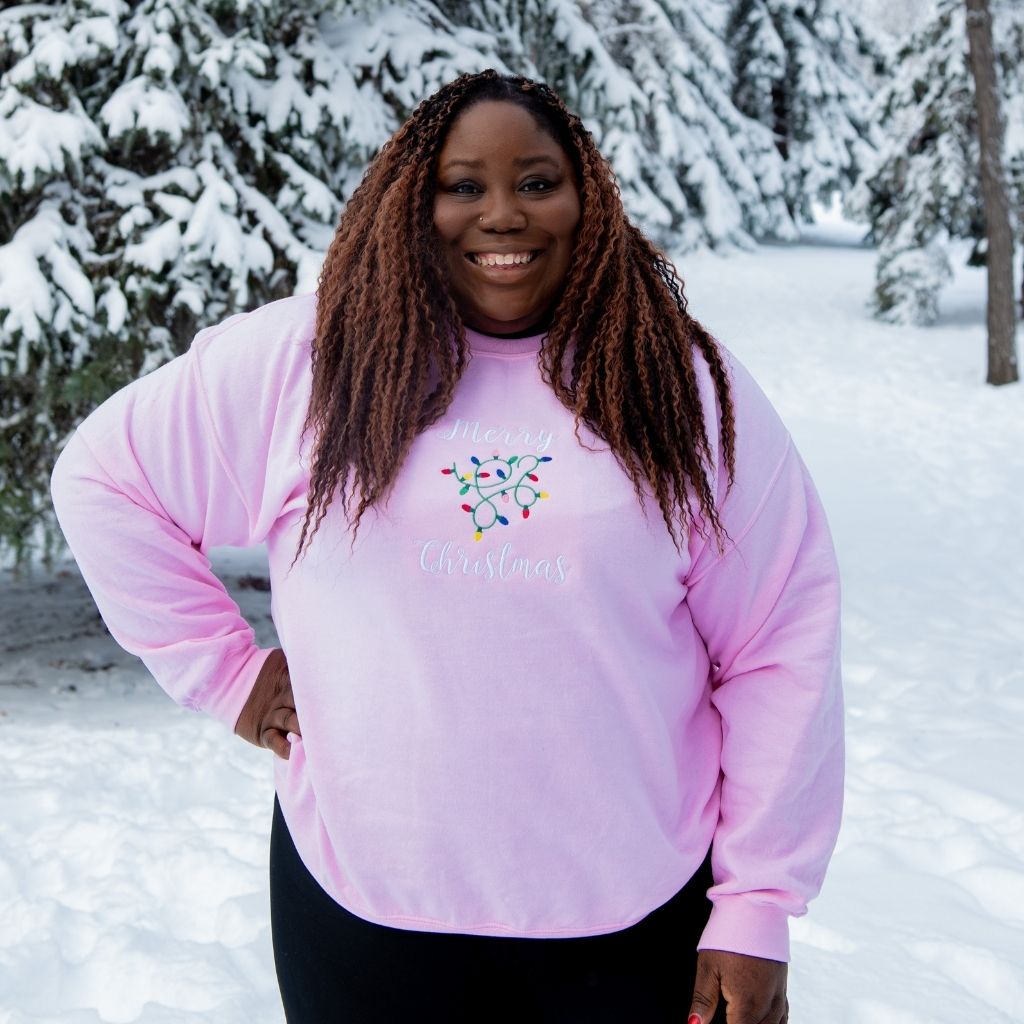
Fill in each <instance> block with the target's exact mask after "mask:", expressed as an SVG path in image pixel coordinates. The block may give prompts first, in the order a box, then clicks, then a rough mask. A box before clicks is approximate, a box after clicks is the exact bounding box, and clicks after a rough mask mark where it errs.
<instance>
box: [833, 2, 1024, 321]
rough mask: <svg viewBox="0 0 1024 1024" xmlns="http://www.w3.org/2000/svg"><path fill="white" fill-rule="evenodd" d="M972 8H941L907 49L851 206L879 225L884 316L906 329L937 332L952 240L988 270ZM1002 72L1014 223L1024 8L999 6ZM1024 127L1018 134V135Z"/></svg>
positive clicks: (1021, 190) (1019, 199)
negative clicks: (878, 143) (967, 244)
mask: <svg viewBox="0 0 1024 1024" xmlns="http://www.w3.org/2000/svg"><path fill="white" fill-rule="evenodd" d="M964 14H965V7H964V2H963V0H939V2H938V3H937V5H936V10H935V12H934V15H933V16H932V17H931V18H930V19H929V20H928V21H927V22H926V23H925V24H923V25H922V26H921V28H919V29H918V30H917V31H916V32H914V33H913V35H911V37H910V38H909V39H907V40H905V41H904V43H903V44H902V46H901V47H900V48H899V52H898V54H897V65H896V71H895V74H894V76H893V78H892V80H891V82H890V83H889V84H888V85H887V86H886V87H885V88H884V89H883V90H882V92H881V93H880V94H879V96H878V98H877V102H876V116H877V117H878V119H879V122H880V125H881V128H882V131H883V132H884V134H885V143H884V145H883V146H882V147H881V149H880V150H879V153H878V156H877V158H876V161H875V163H874V164H873V165H872V166H869V167H868V169H867V170H866V171H865V173H864V174H863V175H862V177H861V180H860V181H859V182H858V183H857V185H856V186H855V188H854V190H853V192H852V193H851V198H850V207H851V209H852V210H853V212H854V213H856V214H859V215H862V216H864V217H865V218H866V219H867V220H868V221H869V222H870V224H871V237H872V239H873V240H874V241H875V242H876V243H877V245H878V263H877V265H876V271H875V291H874V296H873V301H872V305H873V308H874V310H875V312H876V314H877V315H878V316H879V317H881V318H882V319H885V320H890V321H893V322H897V323H918V324H928V323H932V322H934V320H935V318H936V316H937V315H938V296H939V292H940V291H941V289H942V286H943V285H944V284H945V283H946V282H947V281H948V280H949V279H950V277H951V275H952V270H951V267H950V262H949V255H948V252H947V244H946V243H947V241H948V240H949V239H951V238H961V239H970V240H972V241H973V242H974V248H973V251H972V253H971V257H970V259H971V261H972V262H975V263H980V262H982V261H983V260H984V251H985V228H984V223H985V222H984V214H983V211H982V206H981V195H980V190H979V184H978V181H979V178H978V160H979V155H978V125H977V110H976V106H975V102H974V84H973V81H972V78H971V71H970V65H969V62H968V53H967V29H966V23H965V20H964ZM993 17H994V21H995V30H994V36H995V45H996V49H997V51H998V53H997V58H998V60H997V62H998V64H999V65H1000V67H1001V68H1012V69H1013V70H1014V73H1013V74H1003V75H1001V76H1000V89H1001V99H1002V107H1003V110H1004V111H1006V113H1007V116H1008V126H1007V127H1008V130H1007V132H1006V138H1005V144H1004V166H1006V167H1008V168H1011V172H1010V173H1011V177H1012V178H1013V180H1014V182H1015V189H1014V195H1015V197H1016V201H1015V207H1016V209H1015V211H1014V216H1015V219H1016V223H1017V225H1018V235H1017V237H1020V234H1019V225H1020V223H1021V217H1022V213H1024V205H1022V203H1024V185H1022V183H1021V179H1022V177H1024V131H1022V130H1021V128H1020V125H1021V118H1022V115H1021V113H1020V111H1021V108H1022V107H1024V88H1022V86H1024V77H1022V75H1021V73H1020V71H1019V67H1020V64H1019V60H1020V57H1019V51H1016V55H1015V51H1014V49H1013V48H1014V47H1015V46H1020V45H1021V44H1020V39H1021V31H1022V25H1024V8H1021V7H1020V6H1019V5H1018V4H1017V3H1015V2H1013V0H1001V2H997V3H993ZM1014 126H1017V127H1016V128H1015V127H1014Z"/></svg>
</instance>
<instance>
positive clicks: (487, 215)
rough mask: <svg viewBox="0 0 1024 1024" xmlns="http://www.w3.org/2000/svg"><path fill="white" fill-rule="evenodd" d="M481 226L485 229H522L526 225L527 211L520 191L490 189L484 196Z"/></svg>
mask: <svg viewBox="0 0 1024 1024" xmlns="http://www.w3.org/2000/svg"><path fill="white" fill-rule="evenodd" d="M480 227H481V228H482V229H483V230H484V231H498V232H505V231H522V230H523V228H525V227H526V211H525V210H524V209H523V207H522V200H521V198H520V197H519V195H518V193H516V192H507V191H499V190H493V189H492V190H489V191H488V192H487V193H486V195H485V198H484V207H483V213H481V215H480Z"/></svg>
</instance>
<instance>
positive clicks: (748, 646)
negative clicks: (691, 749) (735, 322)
mask: <svg viewBox="0 0 1024 1024" xmlns="http://www.w3.org/2000/svg"><path fill="white" fill-rule="evenodd" d="M733 400H734V404H735V409H736V436H737V443H736V477H735V484H734V485H733V486H732V487H731V488H729V489H728V490H727V489H726V486H725V485H726V479H725V476H724V471H721V476H720V484H719V510H720V515H721V516H722V519H723V522H724V524H725V526H726V529H727V531H728V534H729V536H728V539H727V540H726V543H725V545H724V550H722V551H719V550H718V548H717V547H716V545H715V543H714V540H713V539H711V540H708V541H706V542H703V541H698V542H697V543H695V551H694V560H693V563H692V565H691V569H690V573H689V575H688V578H687V580H686V582H687V586H688V592H687V597H686V602H687V605H688V607H689V610H690V614H691V616H692V618H693V622H694V625H695V627H696V629H697V631H698V632H699V634H700V635H701V637H702V638H703V640H704V643H705V645H706V647H707V651H708V655H709V658H710V660H711V662H712V666H713V669H712V671H713V674H712V679H711V685H712V698H711V699H712V702H713V703H714V705H715V707H716V708H717V709H718V711H719V713H720V715H721V720H722V756H721V773H722V774H721V810H720V818H719V824H718V828H717V830H716V832H715V837H714V847H713V855H712V863H713V869H714V877H715V885H714V887H713V888H712V889H711V891H710V894H709V895H710V897H711V899H712V901H713V904H714V909H713V911H712V914H711V919H710V921H709V923H708V926H707V928H706V930H705V932H704V935H703V937H702V940H701V943H700V945H701V948H702V949H719V950H725V951H729V952H735V953H744V954H748V955H751V956H758V957H764V958H768V959H771V960H775V961H785V960H788V958H789V944H788V918H789V917H790V916H794V915H799V914H803V913H804V912H805V911H806V906H807V901H808V900H810V899H811V898H812V897H813V896H815V895H816V894H817V892H818V890H819V888H820V886H821V883H822V879H823V877H824V874H825V868H826V866H827V864H828V860H829V857H830V856H831V852H832V849H833V846H834V844H835V840H836V835H837V833H838V829H839V821H840V815H841V809H842V793H843V709H842V695H841V684H840V661H839V611H840V603H839V580H838V568H837V563H836V557H835V552H834V550H833V546H832V540H831V536H830V533H829V530H828V524H827V522H826V518H825V513H824V510H823V509H822V506H821V502H820V501H819V499H818V495H817V493H816V492H815V489H814V486H813V484H812V482H811V480H810V477H809V475H808V473H807V469H806V467H805V466H804V464H803V461H802V460H801V459H800V456H799V454H798V453H797V451H796V449H795V448H794V447H793V445H792V442H791V440H790V438H789V435H788V433H787V432H786V430H785V428H784V427H783V426H782V424H781V422H780V420H779V418H778V416H777V414H776V413H775V410H774V409H773V408H772V407H771V405H770V403H769V402H768V400H767V399H766V398H765V396H764V395H763V393H762V392H761V391H760V389H759V388H758V387H757V385H756V384H755V383H754V382H753V381H752V380H751V378H750V376H749V374H747V373H746V371H745V370H744V369H743V368H742V367H741V366H739V365H736V366H734V368H733Z"/></svg>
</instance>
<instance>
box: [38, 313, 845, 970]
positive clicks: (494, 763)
mask: <svg viewBox="0 0 1024 1024" xmlns="http://www.w3.org/2000/svg"><path fill="white" fill-rule="evenodd" d="M314 315H315V298H314V297H313V296H299V297H294V298H290V299H285V300H282V301H280V302H275V303H272V304H270V305H267V306H264V307H262V308H260V309H257V310H255V311H254V312H252V313H248V314H241V315H239V316H235V317H232V318H231V319H229V320H227V321H225V322H224V323H222V324H220V325H218V326H216V327H213V328H209V329H207V330H204V331H201V332H200V333H199V335H198V336H197V337H196V339H195V341H194V343H193V344H192V346H191V348H190V350H189V351H188V352H187V353H186V354H185V355H183V356H181V357H179V358H177V359H174V360H172V361H171V362H169V363H168V364H166V365H165V366H163V367H161V368H160V369H158V370H156V371H154V372H153V373H150V374H148V375H147V376H145V377H144V378H142V379H140V380H138V381H136V382H135V383H133V384H131V385H129V386H128V387H127V388H125V389H123V390H122V391H120V392H118V393H117V394H116V395H114V396H113V397H112V398H110V399H109V400H108V401H107V402H105V403H104V404H103V405H102V406H100V408H98V409H97V410H96V411H95V412H94V413H93V414H92V415H91V416H89V417H88V418H87V419H86V420H85V421H84V422H83V423H82V424H81V425H80V427H79V428H78V430H77V431H76V432H75V434H74V435H73V436H72V438H71V439H70V441H69V442H68V444H67V446H66V448H65V450H64V452H63V454H62V455H61V457H60V459H59V460H58V463H57V466H56V468H55V470H54V476H53V497H54V503H55V507H56V509H57V513H58V516H59V520H60V523H61V526H62V527H63V530H64V533H65V536H66V538H67V540H68V543H69V545H70V546H71V549H72V551H73V553H74V555H75V557H76V558H77V560H78V563H79V565H80V567H81V570H82V573H83V575H84V577H85V580H86V582H87V583H88V585H89V587H90V589H91V591H92V593H93V595H94V597H95V600H96V603H97V605H98V607H99V609H100V612H101V613H102V615H103V618H104V620H105V622H106V624H107V626H108V628H109V629H110V632H111V633H112V634H113V636H114V637H115V639H117V641H118V642H119V643H121V644H122V645H123V646H124V647H125V648H127V649H128V650H129V651H132V652H133V653H135V654H137V655H139V656H140V657H141V658H142V659H143V661H144V662H145V663H146V665H147V667H148V668H149V670H150V671H151V672H152V674H153V675H154V677H155V678H156V680H157V682H158V683H159V684H160V685H161V686H162V687H163V688H164V689H165V690H166V691H167V693H168V694H170V695H171V696H172V697H173V698H174V699H175V700H177V701H178V702H180V703H181V704H183V705H186V706H188V707H191V708H194V709H197V710H203V711H206V712H208V713H210V714H212V715H213V716H215V717H217V718H218V719H220V720H221V721H223V722H224V723H225V724H226V725H227V726H229V727H233V726H234V724H235V722H236V720H237V718H238V715H239V713H240V711H241V709H242V707H243V705H244V703H245V701H246V698H247V697H248V695H249V693H250V691H251V689H252V686H253V683H254V681H255V679H256V676H257V674H258V672H259V670H260V668H261V666H262V665H263V662H264V660H265V659H266V656H267V654H268V651H267V650H264V649H260V648H259V647H257V646H256V645H255V643H254V639H253V632H252V630H251V628H250V627H249V625H248V624H247V623H246V622H245V621H244V620H243V618H242V617H241V615H240V613H239V610H238V607H237V606H236V605H235V603H234V602H233V601H232V600H231V598H230V597H229V596H228V594H227V592H226V591H225V589H224V587H223V585H222V584H221V582H220V581H219V580H218V579H217V578H216V576H215V575H214V574H213V573H212V571H211V568H210V563H209V561H208V558H207V552H208V550H209V549H210V548H212V547H214V546H218V545H236V546H247V545H257V544H261V543H265V544H266V546H267V551H268V556H269V566H270V569H269V571H270V578H271V590H272V614H273V619H274V623H275V625H276V627H277V632H278V636H279V638H280V642H281V645H282V648H283V650H284V652H285V654H286V657H287V660H288V666H289V671H290V676H291V680H292V686H293V690H294V695H295V705H296V711H297V714H298V718H299V721H300V724H301V731H302V736H301V738H298V737H292V746H291V754H290V757H289V758H288V759H287V760H283V759H275V772H276V775H275V783H276V789H277V794H278V797H279V799H280V803H281V807H282V810H283V812H284V816H285V820H286V821H287V824H288V828H289V831H290V832H291V834H292V836H293V838H294V841H295V845H296V848H297V850H298V852H299V854H300V856H301V857H302V860H303V862H304V863H305V865H306V866H307V867H308V869H309V870H310V872H311V873H312V874H313V876H314V877H315V878H316V879H317V881H318V882H319V883H320V884H321V885H322V886H323V888H324V889H325V890H326V891H327V892H328V893H329V894H330V895H331V896H332V897H333V898H334V899H335V900H336V901H337V902H338V903H339V904H341V905H342V906H344V907H345V908H347V909H348V910H349V911H351V912H352V913H354V914H357V915H358V916H360V917H362V918H364V919H366V920H369V921H374V922H377V923H380V924H384V925H389V926H392V927H398V928H405V929H413V930H424V931H437V932H464V933H470V934H476V935H496V936H502V935H504V936H533V937H566V936H582V935H593V934H599V933H603V932H610V931H614V930H618V929H621V928H624V927H627V926H628V925H630V924H632V923H634V922H636V921H637V920H639V919H640V918H642V917H644V916H645V915H646V914H648V913H649V912H650V911H652V910H653V909H655V908H656V907H658V906H659V905H661V904H662V903H664V902H665V901H667V900H668V899H669V898H670V897H671V896H672V895H673V894H674V893H675V892H676V891H678V890H679V889H680V888H681V887H682V886H683V885H684V883H685V882H686V881H687V880H688V879H689V878H690V876H691V875H692V874H693V873H694V871H695V870H696V868H697V867H698V866H699V865H700V863H701V862H702V861H703V859H704V857H705V855H706V854H707V852H708V848H709V847H710V846H712V843H713V856H712V864H713V871H714V878H715V885H714V887H713V888H712V889H711V891H710V897H711V899H712V901H713V910H712V913H711V918H710V921H709V923H708V925H707V928H706V930H705V932H704V935H703V938H702V940H701V943H700V947H701V948H717V949H724V950H731V951H734V952H739V953H747V954H750V955H753V956H762V957H768V958H771V959H775V960H786V959H788V937H787V936H788V931H787V920H788V917H789V916H791V915H798V914H802V913H803V912H804V911H805V909H806V903H807V901H808V899H810V898H811V897H812V896H814V895H815V893H816V892H817V891H818V888H819V886H820V884H821V881H822V878H823V874H824V871H825V867H826V864H827V861H828V858H829V856H830V853H831V850H832V847H833V844H834V841H835V837H836V833H837V829H838V824H839V817H840V805H841V798H842V797H841V794H842V766H843V754H842V709H841V696H840V681H839V640H838V624H839V590H838V582H837V570H836V562H835V556H834V552H833V548H832V543H831V540H830V536H829V532H828V528H827V525H826V520H825V515H824V513H823V511H822V507H821V504H820V502H819V500H818V497H817V495H816V494H815V491H814V488H813V486H812V484H811V481H810V479H809V477H808V474H807V471H806V469H805V467H804V464H803V463H802V461H801V459H800V457H799V455H798V454H797V452H796V450H795V448H794V447H793V444H792V441H791V439H790V437H789V435H788V433H787V431H786V430H785V428H784V427H783V425H782V423H781V422H780V420H779V417H778V416H777V414H776V413H775V411H774V410H773V409H772V407H771V405H770V404H769V402H768V401H767V399H766V398H765V396H764V395H763V394H762V392H761V391H760V389H759V388H758V387H757V385H756V384H755V383H754V381H753V380H752V379H751V378H750V376H749V375H748V373H747V372H746V371H745V370H744V369H743V367H742V366H741V365H740V364H739V363H738V362H737V361H736V360H735V359H733V358H732V357H731V356H728V355H727V359H728V364H729V368H730V380H731V386H732V397H733V404H734V407H735V417H736V462H735V480H734V482H733V483H732V485H731V486H730V484H729V479H728V475H727V473H726V471H725V467H724V463H723V457H722V455H721V446H720V440H719V434H720V426H719V411H718V409H717V406H716V399H715V391H714V387H713V385H712V381H711V376H710V373H709V371H708V368H707V366H706V365H705V364H704V363H703V361H701V360H700V359H699V357H698V359H697V368H698V375H699V385H700V389H701V394H702V396H703V408H704V414H705V419H706V422H707V425H708V433H709V438H710V442H711V449H712V452H711V454H712V459H711V478H712V485H713V489H714V493H715V496H716V499H717V502H718V509H719V513H720V517H721V521H722V525H723V526H724V528H725V536H724V538H723V541H722V542H721V543H719V542H717V541H716V539H715V536H714V534H713V533H712V532H711V531H709V530H707V529H692V530H691V531H690V533H689V536H688V537H687V538H686V542H685V543H684V544H683V545H681V546H680V548H681V549H679V550H677V548H676V546H675V545H674V544H673V542H672V539H671V537H670V535H669V532H668V530H667V529H666V527H665V524H664V521H663V519H662V516H661V513H660V510H659V508H658V506H657V503H656V502H655V501H654V499H653V497H651V495H650V494H647V495H646V502H645V505H646V510H645V509H644V508H642V507H641V504H640V502H639V501H638V500H637V496H636V494H635V493H634V489H633V485H632V483H631V482H630V480H629V479H628V477H627V475H626V474H625V473H624V471H623V470H622V468H621V467H620V466H619V465H618V463H617V462H616V460H615V457H614V456H613V454H612V453H611V451H610V450H609V448H608V445H607V444H605V443H604V442H602V441H601V440H599V439H598V438H596V437H595V436H593V435H592V434H590V433H589V432H588V431H587V430H586V429H585V428H584V427H581V428H580V434H579V438H577V437H576V436H575V435H574V423H573V417H572V414H571V413H570V412H568V411H567V410H566V409H565V408H564V407H563V406H562V405H561V404H560V403H559V402H558V400H557V399H556V397H555V395H554V394H553V392H552V390H551V388H550V387H549V386H548V385H546V384H545V383H544V381H543V380H542V378H541V373H540V369H539V367H538V358H537V354H538V350H539V347H540V345H541V343H542V338H541V337H532V338H514V339H505V338H488V337H486V336H484V335H481V334H477V333H475V332H473V331H469V332H467V336H468V341H469V344H470V348H471V359H470V361H469V364H468V366H467V368H466V370H465V372H464V374H463V376H462V379H461V380H460V381H459V384H458V387H457V390H456V393H455V397H454V400H453V402H452V404H451V406H450V407H449V408H448V410H447V411H446V412H445V414H444V416H443V418H442V419H441V420H439V421H438V422H437V423H435V424H433V425H432V426H430V427H429V428H427V429H426V430H425V431H424V432H423V433H422V434H420V435H419V436H418V437H417V439H416V440H415V442H414V444H413V446H412V448H411V450H410V452H409V454H408V456H407V458H406V460H405V462H404V464H403V466H402V468H401V471H400V474H399V476H398V479H397V482H396V484H395V486H394V489H393V491H392V492H391V494H390V496H389V498H388V500H387V502H386V504H385V505H383V506H382V507H380V508H376V509H373V510H370V511H369V512H368V513H367V514H366V515H365V516H364V517H363V521H362V523H361V525H360V527H359V530H358V534H357V536H356V537H355V539H354V541H353V538H352V533H351V530H350V528H349V527H348V525H347V523H346V522H345V519H344V516H343V515H342V513H341V509H340V505H339V504H338V503H337V502H335V503H334V504H333V505H332V506H331V507H330V509H329V511H328V514H327V516H326V518H325V519H324V521H323V524H322V525H321V527H320V529H319V531H318V532H317V533H316V534H315V535H314V537H313V541H312V544H311V546H310V547H309V548H308V550H307V551H306V553H305V554H304V555H303V556H302V557H301V558H299V559H298V561H295V562H294V564H293V560H294V558H295V553H296V547H297V542H298V537H299V531H300V528H301V524H302V519H303V516H304V513H305V509H306V500H307V497H306V496H307V487H308V481H309V444H310V440H309V436H308V435H305V436H304V434H303V425H304V421H305V416H306V412H307V408H308V402H309V395H310V386H311V370H310V344H311V339H312V336H313V328H314ZM367 440H368V442H369V444H370V446H371V451H372V449H373V447H374V446H376V445H382V446H385V445H388V444H389V440H390V439H389V438H387V437H369V438H368V439H367Z"/></svg>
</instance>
